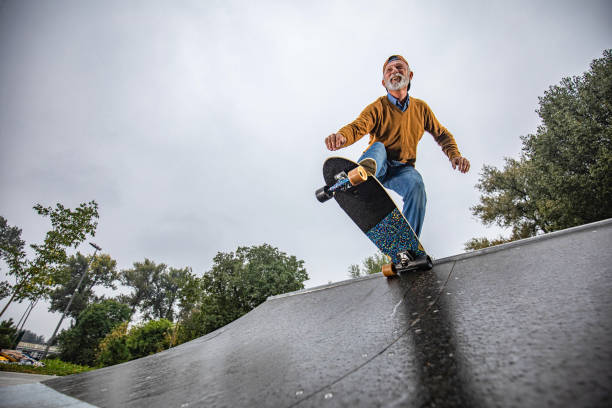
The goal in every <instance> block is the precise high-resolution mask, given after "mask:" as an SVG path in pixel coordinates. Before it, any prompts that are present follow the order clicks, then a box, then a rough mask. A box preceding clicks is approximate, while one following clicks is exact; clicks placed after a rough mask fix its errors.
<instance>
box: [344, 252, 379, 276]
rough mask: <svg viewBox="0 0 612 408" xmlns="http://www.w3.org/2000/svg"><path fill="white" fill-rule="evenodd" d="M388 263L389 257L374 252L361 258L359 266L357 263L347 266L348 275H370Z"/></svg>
mask: <svg viewBox="0 0 612 408" xmlns="http://www.w3.org/2000/svg"><path fill="white" fill-rule="evenodd" d="M388 263H389V257H387V255H385V254H383V253H382V252H378V253H375V254H374V255H372V256H368V257H367V258H365V259H364V260H363V262H362V264H361V268H360V267H359V265H351V266H349V270H348V272H349V277H350V278H358V277H360V276H367V275H372V274H374V273H378V272H380V271H382V267H383V265H385V264H388ZM362 268H363V269H362Z"/></svg>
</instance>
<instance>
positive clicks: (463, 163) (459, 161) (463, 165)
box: [451, 156, 470, 173]
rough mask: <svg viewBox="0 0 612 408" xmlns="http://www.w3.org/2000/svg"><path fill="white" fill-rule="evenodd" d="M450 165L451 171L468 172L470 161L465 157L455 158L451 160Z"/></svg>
mask: <svg viewBox="0 0 612 408" xmlns="http://www.w3.org/2000/svg"><path fill="white" fill-rule="evenodd" d="M451 164H452V165H453V169H457V170H459V171H460V172H462V173H467V172H468V171H470V161H469V160H468V159H466V158H465V157H461V156H460V157H455V158H454V159H452V160H451Z"/></svg>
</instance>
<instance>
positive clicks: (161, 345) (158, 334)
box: [127, 319, 176, 359]
mask: <svg viewBox="0 0 612 408" xmlns="http://www.w3.org/2000/svg"><path fill="white" fill-rule="evenodd" d="M173 331H174V325H173V324H172V322H171V321H170V320H168V319H158V320H151V321H149V322H146V323H144V324H142V325H140V326H136V327H134V328H132V330H130V334H129V335H128V338H127V345H128V349H129V351H130V354H131V355H132V359H134V358H140V357H145V356H149V355H151V354H155V353H159V352H160V351H164V350H167V349H169V348H170V347H172V346H175V345H176V340H175V339H174V336H173Z"/></svg>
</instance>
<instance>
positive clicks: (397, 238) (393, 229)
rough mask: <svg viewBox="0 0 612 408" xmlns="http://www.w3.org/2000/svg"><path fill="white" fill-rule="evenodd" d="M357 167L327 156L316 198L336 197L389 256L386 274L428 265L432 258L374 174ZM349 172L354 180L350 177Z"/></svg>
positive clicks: (362, 229) (349, 214)
mask: <svg viewBox="0 0 612 408" xmlns="http://www.w3.org/2000/svg"><path fill="white" fill-rule="evenodd" d="M360 170H363V168H361V167H360V166H359V165H358V164H357V163H355V162H353V161H351V160H348V159H345V158H342V157H330V158H328V159H327V160H326V161H325V163H324V164H323V178H324V180H325V187H322V188H320V189H319V190H317V192H316V196H317V199H319V201H321V202H323V201H326V200H328V199H330V198H331V197H333V198H335V199H336V202H337V203H338V204H339V205H340V207H341V208H342V209H343V210H344V212H345V213H346V214H347V215H348V216H349V217H350V218H351V219H352V220H353V221H354V222H355V224H356V225H357V226H358V227H359V229H361V231H363V233H364V234H365V235H366V236H367V237H368V238H369V239H370V240H371V241H372V243H374V245H376V247H378V249H379V250H380V251H381V252H383V253H384V254H385V255H387V256H388V257H389V258H390V261H391V264H389V265H385V266H383V273H384V275H385V276H393V275H395V274H397V272H401V271H404V270H416V269H431V267H432V261H431V258H430V257H429V256H428V255H427V253H426V252H425V249H424V248H423V246H422V245H421V243H420V242H419V239H418V237H417V236H416V234H415V232H414V230H413V229H412V227H411V226H410V224H409V223H408V221H407V220H406V218H405V217H404V215H403V214H402V213H401V211H400V210H399V209H398V208H397V206H396V205H395V202H394V201H393V199H392V198H391V197H390V196H389V194H388V193H387V191H386V190H385V188H384V187H383V186H382V184H380V182H379V181H378V180H377V179H376V177H374V176H371V175H370V176H367V174H366V173H365V170H364V171H363V174H361V177H359V176H355V173H358V172H360ZM351 174H352V176H353V179H354V178H355V177H356V178H357V180H356V181H353V180H349V178H350V177H349V176H350V175H351ZM364 175H365V177H363V176H364Z"/></svg>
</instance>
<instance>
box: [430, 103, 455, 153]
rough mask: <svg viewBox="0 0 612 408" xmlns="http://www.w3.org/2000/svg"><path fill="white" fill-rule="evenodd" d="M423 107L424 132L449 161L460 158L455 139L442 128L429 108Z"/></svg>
mask: <svg viewBox="0 0 612 408" xmlns="http://www.w3.org/2000/svg"><path fill="white" fill-rule="evenodd" d="M424 105H425V130H426V131H427V132H429V133H430V134H431V135H432V136H433V138H434V140H435V141H436V143H438V145H440V147H441V148H442V151H443V152H444V154H445V155H446V156H447V157H448V158H449V160H452V159H454V158H455V157H461V153H460V152H459V148H458V147H457V142H455V138H454V137H453V135H452V134H451V132H449V131H448V129H447V128H445V127H444V126H442V125H441V124H440V122H438V119H436V116H435V115H434V113H433V111H432V110H431V108H430V107H429V106H428V105H427V104H424Z"/></svg>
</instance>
